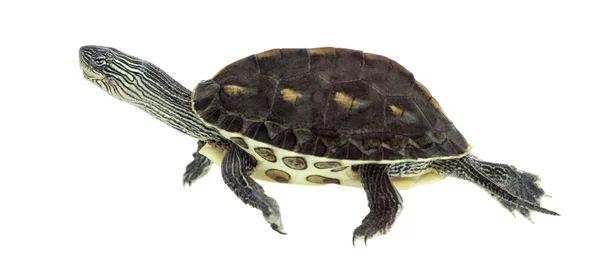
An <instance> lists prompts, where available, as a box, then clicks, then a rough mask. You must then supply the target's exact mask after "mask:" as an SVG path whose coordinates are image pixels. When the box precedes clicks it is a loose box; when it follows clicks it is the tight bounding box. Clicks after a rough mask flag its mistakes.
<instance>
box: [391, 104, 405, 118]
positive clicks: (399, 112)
mask: <svg viewBox="0 0 600 269" xmlns="http://www.w3.org/2000/svg"><path fill="white" fill-rule="evenodd" d="M390 109H391V110H392V113H394V115H396V116H402V114H404V110H402V108H399V107H397V106H394V105H392V106H390Z"/></svg>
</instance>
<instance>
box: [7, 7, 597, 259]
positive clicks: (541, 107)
mask: <svg viewBox="0 0 600 269" xmlns="http://www.w3.org/2000/svg"><path fill="white" fill-rule="evenodd" d="M415 2H416V1H415ZM482 2H483V1H473V2H458V1H440V2H430V1H418V3H419V4H414V3H413V4H409V3H400V2H397V1H394V4H391V3H380V2H378V1H364V2H361V3H351V2H344V3H338V4H330V3H329V2H328V1H315V2H311V1H295V2H293V3H292V2H284V1H274V2H259V1H246V3H243V2H241V3H234V2H232V1H222V2H219V1H210V2H201V1H195V3H194V4H187V3H183V2H182V3H180V2H178V1H168V3H167V2H165V3H164V4H149V3H135V4H134V3H128V2H127V1H89V2H83V1H80V2H75V1H73V2H72V3H70V2H63V1H38V2H35V1H34V2H27V3H26V2H22V3H20V4H6V3H3V4H1V7H0V13H1V14H0V15H1V16H0V20H1V24H0V25H2V31H1V32H2V35H1V40H2V41H1V42H0V46H2V51H1V53H2V56H1V58H0V69H1V74H2V76H1V78H0V81H1V84H0V85H1V89H0V119H1V129H2V130H1V131H0V135H1V139H0V146H1V147H0V158H1V162H0V165H1V166H0V173H1V175H0V268H111V269H113V268H115V269H116V268H242V267H243V268H354V267H356V268H384V267H385V268H441V267H444V268H447V267H449V268H458V267H460V268H484V267H485V268H507V267H510V268H525V267H529V268H542V267H543V268H599V267H598V262H597V259H596V258H595V256H597V255H598V241H599V240H600V238H599V236H598V226H599V222H598V220H597V216H598V210H599V209H598V204H599V201H598V200H599V199H598V185H599V184H598V179H599V176H598V173H597V171H598V151H599V150H600V149H599V147H598V143H599V141H600V140H599V138H598V131H597V130H598V129H597V124H598V115H599V112H598V109H597V106H598V91H599V90H600V87H599V85H600V83H599V82H598V74H599V73H600V72H599V71H600V67H599V66H600V65H599V63H600V54H599V48H600V42H599V40H598V36H599V35H598V34H599V32H600V31H599V26H600V19H599V16H598V14H600V12H599V11H600V9H599V8H598V7H596V6H595V4H594V3H593V2H594V1H588V2H580V1H563V3H558V2H556V1H539V2H532V1H515V2H510V1H498V3H497V4H490V3H486V4H483V3H482ZM87 44H95V45H107V46H113V47H115V48H118V49H120V50H122V51H124V52H127V53H130V54H132V55H135V56H138V57H140V58H143V59H146V60H149V61H151V62H153V63H155V64H156V65H158V66H160V67H161V68H163V69H164V70H165V71H167V72H168V73H169V74H171V75H172V76H173V77H174V78H175V79H177V80H178V81H180V82H181V83H182V84H183V85H185V86H187V87H189V88H193V87H194V86H195V85H196V83H198V82H199V81H200V80H202V79H207V78H210V77H211V76H212V75H213V74H214V73H216V72H217V71H218V70H219V69H220V68H221V67H223V66H225V65H226V64H228V63H230V62H232V61H235V60H237V59H239V58H242V57H245V56H247V55H250V54H253V53H258V52H261V51H264V50H267V49H271V48H278V47H319V46H336V47H347V48H354V49H360V50H363V51H367V52H372V53H377V54H382V55H386V56H388V57H390V58H392V59H395V60H396V61H398V62H400V63H401V64H402V65H404V66H405V67H407V68H408V69H409V70H411V71H412V72H413V73H414V74H415V76H416V77H417V79H418V80H420V81H421V82H422V83H423V84H424V85H426V86H427V87H428V88H429V89H430V91H431V92H432V93H433V94H434V95H435V97H436V98H437V100H438V101H439V102H440V103H441V104H442V106H443V107H444V109H445V111H446V113H447V114H448V115H449V116H450V117H451V119H452V120H453V121H454V123H455V125H456V126H457V127H458V128H459V129H460V130H461V132H462V133H463V134H464V135H465V137H466V138H467V139H468V141H469V142H470V144H472V145H473V147H474V149H473V153H474V154H475V155H477V156H479V157H480V158H482V159H487V160H491V161H496V162H505V163H510V164H513V165H516V166H518V167H520V168H522V169H524V170H527V171H531V172H533V173H536V174H539V175H540V176H541V177H542V179H543V186H544V188H545V189H546V191H547V192H548V193H549V194H551V195H552V196H553V198H552V199H546V200H545V203H544V206H546V207H548V208H549V209H552V210H555V211H558V212H560V213H562V216H560V217H551V216H545V215H541V214H537V213H535V214H534V215H533V218H534V220H535V221H536V224H531V223H529V222H528V221H527V220H525V219H523V218H516V219H515V218H513V217H512V216H511V214H510V213H508V212H507V211H506V210H504V209H503V208H502V207H500V206H499V205H498V204H497V202H495V201H494V200H492V199H490V198H489V196H488V195H487V194H486V193H485V192H484V191H482V190H480V189H479V188H478V187H476V186H475V185H473V184H471V183H468V182H465V181H463V180H458V179H453V178H450V179H447V180H444V181H442V182H440V183H438V184H435V185H429V186H425V187H419V188H416V189H412V190H408V191H403V192H402V193H401V194H402V195H403V197H404V201H405V210H404V212H403V213H402V214H401V216H400V217H399V218H398V220H397V222H396V225H395V226H394V228H393V229H392V231H391V232H390V233H389V234H387V235H386V236H382V237H378V238H375V239H373V240H371V241H369V245H368V247H366V248H365V247H364V246H363V245H359V246H357V247H356V248H353V247H352V244H351V234H352V231H353V230H354V228H355V227H356V226H358V225H359V224H360V221H361V220H362V218H363V217H364V215H366V213H367V212H368V208H367V202H366V197H365V194H364V192H363V191H362V190H360V189H353V188H344V187H339V186H326V187H320V188H318V187H302V186H288V185H277V184H271V183H265V182H263V183H261V184H262V185H263V186H264V188H265V189H266V191H267V193H268V194H270V195H271V196H273V197H274V198H276V199H277V200H278V201H279V204H280V206H281V210H282V214H283V221H284V223H285V226H286V230H287V231H288V233H289V234H288V235H286V236H282V235H279V234H277V233H275V232H273V231H272V230H271V229H270V227H269V226H268V224H267V223H265V222H264V220H263V219H262V216H261V214H260V212H259V211H257V210H255V209H252V208H250V207H248V206H246V205H244V204H243V203H241V202H240V201H239V200H238V199H237V198H236V197H235V196H234V195H233V193H231V192H230V191H229V189H228V188H227V187H226V186H225V184H223V182H222V180H221V178H220V170H219V168H218V167H214V168H213V169H212V171H211V173H210V174H209V175H208V176H207V177H206V178H204V179H202V180H200V181H199V182H196V184H195V185H193V186H192V187H183V186H182V180H181V175H182V173H183V169H184V167H185V165H186V164H187V163H188V162H189V161H191V154H192V152H193V151H194V150H195V146H196V141H194V139H192V138H189V137H186V136H184V135H182V134H180V133H178V132H177V131H174V130H172V129H170V128H168V127H167V126H166V125H164V124H162V123H160V122H158V121H157V120H155V119H153V118H152V117H150V116H148V115H146V114H144V112H142V111H141V110H138V109H137V108H135V107H132V106H130V105H128V104H126V103H122V102H119V101H117V100H116V99H114V98H112V97H110V96H108V95H107V94H105V93H104V92H103V91H102V90H100V88H97V87H96V86H94V85H92V84H91V83H89V82H87V81H86V80H85V79H84V78H83V76H82V75H81V71H80V70H79V64H78V59H77V56H78V55H77V53H78V49H79V47H80V46H82V45H87Z"/></svg>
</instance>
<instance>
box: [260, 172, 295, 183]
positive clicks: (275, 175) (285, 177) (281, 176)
mask: <svg viewBox="0 0 600 269" xmlns="http://www.w3.org/2000/svg"><path fill="white" fill-rule="evenodd" d="M265 174H266V175H267V176H268V177H270V178H272V179H273V180H275V181H277V182H279V183H290V179H291V178H292V177H291V176H290V174H288V173H286V172H284V171H281V170H277V169H269V170H267V171H266V172H265Z"/></svg>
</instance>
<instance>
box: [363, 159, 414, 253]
mask: <svg viewBox="0 0 600 269" xmlns="http://www.w3.org/2000/svg"><path fill="white" fill-rule="evenodd" d="M388 167H389V166H388V165H380V164H368V165H361V166H359V168H358V172H359V175H360V181H361V183H362V185H363V188H364V189H365V192H366V194H367V199H368V200H369V209H370V210H371V211H370V212H369V214H368V215H367V216H366V217H365V218H364V219H363V221H362V224H361V225H360V226H358V227H357V228H356V229H355V230H354V236H353V237H352V244H354V242H355V241H356V239H364V240H365V244H366V243H367V239H369V238H372V237H373V236H376V235H378V234H385V233H387V232H388V231H389V229H390V228H391V227H392V225H393V224H394V221H395V220H396V216H397V215H398V214H399V213H400V212H401V211H402V197H401V196H400V194H399V193H398V191H396V189H395V188H394V185H392V182H391V180H390V178H389V177H388V174H387V170H388Z"/></svg>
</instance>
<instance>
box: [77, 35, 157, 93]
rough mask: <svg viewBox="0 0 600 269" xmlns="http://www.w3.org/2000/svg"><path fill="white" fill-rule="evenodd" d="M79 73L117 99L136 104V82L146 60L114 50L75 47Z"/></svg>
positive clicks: (95, 47) (141, 74) (97, 47)
mask: <svg viewBox="0 0 600 269" xmlns="http://www.w3.org/2000/svg"><path fill="white" fill-rule="evenodd" d="M79 65H80V67H81V70H82V71H83V76H84V77H85V78H86V79H87V80H89V81H90V82H92V83H94V84H96V85H97V86H99V87H100V88H102V89H103V90H104V91H106V92H107V93H108V94H110V95H111V96H113V97H116V98H117V99H120V100H123V101H126V102H130V103H134V104H137V103H138V102H139V101H141V100H139V97H140V95H139V94H136V91H137V90H139V86H138V85H139V83H140V80H141V77H142V76H143V72H144V69H145V68H144V66H145V65H147V63H146V62H145V61H144V60H141V59H138V58H136V57H133V56H131V55H128V54H125V53H123V52H120V51H118V50H116V49H113V48H109V47H100V46H84V47H81V48H80V49H79Z"/></svg>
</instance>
